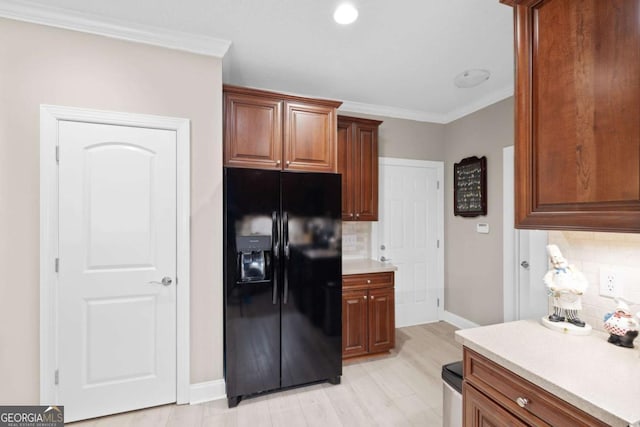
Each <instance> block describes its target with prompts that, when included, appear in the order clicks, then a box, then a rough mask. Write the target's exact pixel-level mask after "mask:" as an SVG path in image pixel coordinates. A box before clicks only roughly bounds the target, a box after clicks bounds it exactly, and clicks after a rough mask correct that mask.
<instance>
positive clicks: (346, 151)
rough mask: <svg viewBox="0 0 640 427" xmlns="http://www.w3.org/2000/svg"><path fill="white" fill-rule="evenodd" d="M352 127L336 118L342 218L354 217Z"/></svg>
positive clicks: (349, 219) (345, 219) (346, 219)
mask: <svg viewBox="0 0 640 427" xmlns="http://www.w3.org/2000/svg"><path fill="white" fill-rule="evenodd" d="M353 156H354V144H353V127H352V126H351V123H350V122H344V121H342V120H339V119H338V173H339V174H341V175H342V220H343V221H351V220H354V219H355V206H354V200H355V194H354V189H355V183H354V178H355V176H354V175H355V174H354V168H353V166H354V158H353Z"/></svg>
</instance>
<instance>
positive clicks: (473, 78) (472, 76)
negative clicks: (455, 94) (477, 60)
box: [453, 69, 491, 88]
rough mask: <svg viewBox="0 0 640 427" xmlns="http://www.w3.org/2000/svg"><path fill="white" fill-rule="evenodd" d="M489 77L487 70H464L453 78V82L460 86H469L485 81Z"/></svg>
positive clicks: (489, 73)
mask: <svg viewBox="0 0 640 427" xmlns="http://www.w3.org/2000/svg"><path fill="white" fill-rule="evenodd" d="M489 77H491V72H490V71H489V70H481V69H474V70H465V71H463V72H461V73H460V74H458V75H457V76H456V77H455V78H454V79H453V84H455V85H456V86H457V87H460V88H469V87H474V86H478V85H479V84H481V83H484V82H486V81H487V80H489Z"/></svg>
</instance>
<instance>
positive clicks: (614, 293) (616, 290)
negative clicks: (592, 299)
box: [600, 267, 623, 297]
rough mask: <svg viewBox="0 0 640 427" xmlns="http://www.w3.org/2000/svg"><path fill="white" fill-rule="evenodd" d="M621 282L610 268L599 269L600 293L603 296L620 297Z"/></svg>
mask: <svg viewBox="0 0 640 427" xmlns="http://www.w3.org/2000/svg"><path fill="white" fill-rule="evenodd" d="M622 294H623V292H622V283H621V282H620V280H619V278H618V275H617V274H616V272H615V271H614V270H613V269H612V268H608V267H603V268H601V269H600V295H601V296H603V297H621V296H622Z"/></svg>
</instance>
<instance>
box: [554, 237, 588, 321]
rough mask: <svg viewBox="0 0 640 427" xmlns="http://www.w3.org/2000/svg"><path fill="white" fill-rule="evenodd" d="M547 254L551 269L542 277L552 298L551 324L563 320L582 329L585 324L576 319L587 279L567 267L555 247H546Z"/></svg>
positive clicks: (571, 267) (567, 264) (580, 307)
mask: <svg viewBox="0 0 640 427" xmlns="http://www.w3.org/2000/svg"><path fill="white" fill-rule="evenodd" d="M547 253H548V254H549V260H550V261H551V264H552V266H553V268H552V269H551V270H549V271H548V272H547V274H545V275H544V284H545V285H546V286H547V290H548V293H549V296H552V297H553V314H551V315H549V321H551V322H564V321H565V320H566V321H567V322H569V323H571V324H573V325H575V326H579V327H581V328H583V327H584V326H585V323H584V322H583V321H582V320H580V318H579V317H578V312H579V311H580V310H582V302H581V296H582V294H583V293H584V292H585V291H586V290H587V286H588V283H587V279H586V278H585V277H584V274H582V273H581V272H580V271H578V269H576V268H575V267H574V266H572V265H569V263H568V262H567V260H566V259H565V258H564V257H563V256H562V253H560V249H558V247H557V246H556V245H548V246H547Z"/></svg>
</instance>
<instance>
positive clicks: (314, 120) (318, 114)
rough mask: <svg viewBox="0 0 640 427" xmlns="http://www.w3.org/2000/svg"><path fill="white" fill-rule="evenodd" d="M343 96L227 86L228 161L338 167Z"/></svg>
mask: <svg viewBox="0 0 640 427" xmlns="http://www.w3.org/2000/svg"><path fill="white" fill-rule="evenodd" d="M340 104H341V103H340V102H336V101H330V100H324V99H311V98H303V97H298V96H291V95H284V94H279V93H275V92H268V91H264V90H257V89H249V88H243V87H237V86H230V85H225V86H224V165H225V166H230V167H246V168H257V169H276V170H296V171H311V172H333V173H335V172H337V147H336V139H337V136H336V108H337V107H339V106H340Z"/></svg>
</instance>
